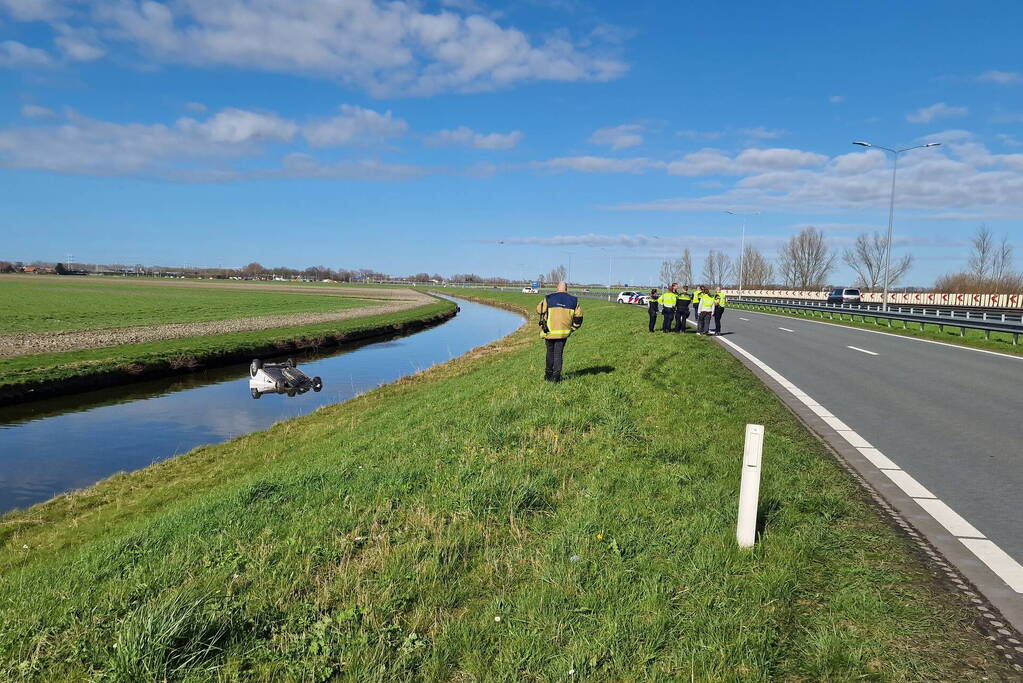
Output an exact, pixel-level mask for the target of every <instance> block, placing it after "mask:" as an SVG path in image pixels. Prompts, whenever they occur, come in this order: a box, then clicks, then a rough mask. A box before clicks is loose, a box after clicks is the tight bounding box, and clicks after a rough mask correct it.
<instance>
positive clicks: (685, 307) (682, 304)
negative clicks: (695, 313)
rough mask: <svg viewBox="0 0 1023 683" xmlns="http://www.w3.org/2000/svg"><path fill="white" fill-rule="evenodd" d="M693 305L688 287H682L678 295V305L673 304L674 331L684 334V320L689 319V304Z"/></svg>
mask: <svg viewBox="0 0 1023 683" xmlns="http://www.w3.org/2000/svg"><path fill="white" fill-rule="evenodd" d="M691 303H693V295H692V293H691V292H690V291H689V285H682V291H681V292H679V293H678V303H677V304H675V331H676V332H679V333H684V332H685V331H686V320H688V319H689V304H691Z"/></svg>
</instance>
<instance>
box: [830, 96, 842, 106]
mask: <svg viewBox="0 0 1023 683" xmlns="http://www.w3.org/2000/svg"><path fill="white" fill-rule="evenodd" d="M828 102H830V103H831V104H842V103H843V102H845V95H832V96H831V97H829V98H828Z"/></svg>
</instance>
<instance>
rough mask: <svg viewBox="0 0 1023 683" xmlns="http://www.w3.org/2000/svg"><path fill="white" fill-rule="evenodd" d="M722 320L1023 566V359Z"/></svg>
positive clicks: (756, 320)
mask: <svg viewBox="0 0 1023 683" xmlns="http://www.w3.org/2000/svg"><path fill="white" fill-rule="evenodd" d="M723 322H724V324H723V327H724V331H725V333H726V335H727V336H725V338H726V339H728V340H729V341H731V342H733V343H735V344H738V345H739V346H741V347H742V348H743V349H745V350H746V351H748V352H749V353H751V354H753V355H755V356H756V357H757V358H759V359H760V360H761V361H763V362H764V363H766V364H767V365H769V366H770V367H771V368H773V369H774V370H775V371H777V372H778V373H780V374H782V375H784V376H785V378H786V379H788V380H789V381H790V382H792V383H793V384H795V385H796V386H797V387H799V388H800V389H801V390H802V391H804V392H806V393H807V394H809V395H810V396H812V397H813V398H814V399H816V400H817V401H818V402H819V403H820V404H821V405H822V406H825V407H826V408H827V409H828V410H830V411H831V413H833V414H834V415H835V416H836V417H838V418H839V419H840V420H842V421H843V422H845V423H846V424H847V425H849V427H851V428H852V429H853V430H855V431H857V432H859V434H860V435H861V436H863V437H864V438H865V439H867V441H869V442H871V444H872V445H873V446H874V447H876V448H878V449H879V450H880V451H881V452H883V453H884V454H885V455H886V456H888V457H889V458H890V459H892V460H893V461H895V463H896V464H897V465H899V466H900V467H901V468H902V469H903V470H905V471H907V472H908V473H909V474H910V475H912V476H913V477H914V478H915V479H916V480H917V481H919V482H920V483H921V484H923V485H924V486H925V487H926V488H928V489H930V491H931V492H932V493H933V494H934V495H935V496H937V497H938V498H939V499H941V500H943V501H944V502H945V503H947V504H948V505H949V506H950V507H951V508H952V509H953V510H954V511H955V512H958V513H959V514H960V515H961V516H962V517H964V518H965V519H966V520H967V521H969V522H970V523H972V524H973V525H974V526H975V527H976V528H977V529H978V530H980V531H981V532H982V533H983V534H985V535H986V536H987V537H988V538H989V539H991V540H992V541H994V542H995V543H996V544H997V545H998V546H1000V547H1001V548H1002V550H1004V551H1005V552H1006V553H1008V554H1009V555H1010V556H1011V557H1012V558H1014V559H1015V560H1016V561H1017V562H1020V563H1023V357H1019V358H1014V357H1006V356H1004V355H994V354H989V353H982V352H978V351H973V350H968V349H964V348H958V347H954V346H949V345H942V344H932V343H927V342H922V341H917V340H913V339H910V338H906V337H899V336H896V335H890V334H882V333H874V332H871V331H865V330H860V329H855V328H850V327H842V326H836V325H825V324H820V323H815V322H811V321H808V320H800V319H798V318H789V317H782V316H775V315H767V314H762V313H754V312H750V311H743V310H737V309H731V310H728V311H727V312H726V313H725V316H724V321H723ZM850 347H857V349H861V350H856V349H852V348H850Z"/></svg>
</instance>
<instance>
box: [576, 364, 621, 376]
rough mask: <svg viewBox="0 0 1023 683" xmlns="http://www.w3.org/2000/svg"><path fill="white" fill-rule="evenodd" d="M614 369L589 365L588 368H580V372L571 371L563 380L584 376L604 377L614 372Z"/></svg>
mask: <svg viewBox="0 0 1023 683" xmlns="http://www.w3.org/2000/svg"><path fill="white" fill-rule="evenodd" d="M614 371H615V368H614V366H613V365H591V366H590V367H588V368H582V369H581V370H573V371H572V372H566V373H565V376H564V379H572V378H573V377H585V376H586V375H605V374H607V373H609V372H614Z"/></svg>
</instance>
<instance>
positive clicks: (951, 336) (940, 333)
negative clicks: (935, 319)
mask: <svg viewBox="0 0 1023 683" xmlns="http://www.w3.org/2000/svg"><path fill="white" fill-rule="evenodd" d="M732 308H735V309H736V310H747V311H753V312H754V313H773V314H774V315H783V316H786V317H788V318H806V319H809V320H823V321H824V322H827V323H834V324H836V325H845V326H847V327H860V328H863V329H865V330H877V331H881V332H887V333H889V334H899V335H902V336H903V337H917V338H918V339H931V340H934V341H940V342H946V343H948V344H958V345H959V346H973V347H975V348H978V349H986V350H988V351H1000V352H1001V353H1011V354H1015V355H1023V345H1021V344H1013V343H1012V335H1011V334H1009V333H1007V332H992V333H991V338H990V339H987V338H985V337H984V333H983V332H982V331H980V330H966V334H965V335H960V333H959V331H960V328H958V327H956V325H955V324H954V323H946V324H945V325H944V328H945V329H944V330H942V329H941V328H942V325H941V324H937V323H935V324H931V323H926V324H925V325H924V329H922V330H921V329H920V327H919V325H918V324H917V323H906V324H907V325H916V327H906V328H902V327H901V326H900V325H901V323H900V322H899V321H897V320H893V321H891V323H892V326H891V327H888V325H886V324H880V323H874V322H869V323H868V322H861V321H857V320H851V319H848V320H845V319H838V318H829V317H827V313H828V311H824V312H823V313H822V312H820V311H801V310H793V311H785V310H781V309H776V308H774V307H772V306H768V307H765V308H757V307H755V306H749V305H743V304H735V305H734V306H732ZM843 315H849V316H850V318H851V317H852V315H851V314H849V313H848V311H846V312H845V313H844V314H843ZM822 316H823V317H822ZM868 317H869V316H868Z"/></svg>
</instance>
